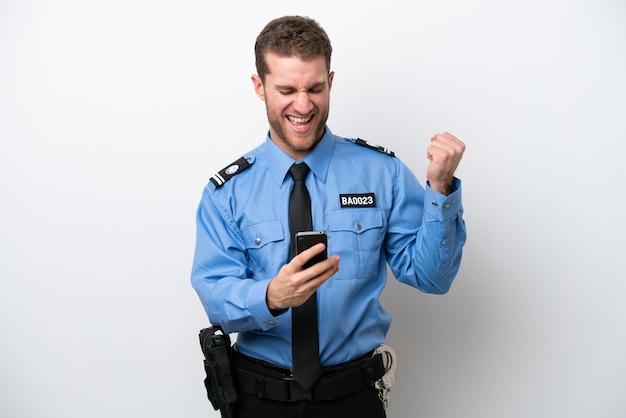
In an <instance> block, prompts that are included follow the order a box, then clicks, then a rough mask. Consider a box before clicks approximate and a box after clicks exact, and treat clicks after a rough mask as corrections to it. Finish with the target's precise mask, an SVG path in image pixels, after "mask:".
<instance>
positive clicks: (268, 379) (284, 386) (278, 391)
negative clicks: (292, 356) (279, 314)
mask: <svg viewBox="0 0 626 418" xmlns="http://www.w3.org/2000/svg"><path fill="white" fill-rule="evenodd" d="M234 353H235V355H234V356H233V357H234V367H233V371H234V374H235V385H236V386H237V389H238V390H240V391H242V392H245V393H249V394H252V395H256V396H257V397H259V398H260V399H269V400H273V401H279V402H295V401H301V400H309V401H330V400H333V399H338V398H341V397H343V396H346V395H350V394H351V393H354V392H357V391H359V390H362V389H365V388H368V387H371V386H373V385H374V383H375V382H376V381H377V380H380V379H381V378H382V377H383V375H384V374H385V366H384V364H383V358H382V355H380V354H377V355H375V356H374V357H371V356H368V357H363V358H361V359H359V360H354V361H350V362H348V363H343V364H340V365H337V366H331V367H325V368H323V369H322V373H323V374H322V377H321V378H320V380H319V381H318V382H317V383H316V384H315V385H314V386H313V387H312V388H311V390H309V391H305V390H303V389H302V388H301V387H300V386H299V385H298V384H297V383H296V382H295V381H294V380H293V378H292V377H291V372H290V371H289V370H288V369H282V368H279V367H276V366H273V365H270V364H269V363H265V362H262V361H260V360H257V359H253V358H251V357H248V356H245V355H243V354H241V353H239V352H237V351H236V350H235V351H234Z"/></svg>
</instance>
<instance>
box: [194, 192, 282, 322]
mask: <svg viewBox="0 0 626 418" xmlns="http://www.w3.org/2000/svg"><path fill="white" fill-rule="evenodd" d="M209 187H210V186H209ZM209 187H207V188H205V191H204V193H203V196H202V200H201V202H200V205H199V207H198V211H197V214H196V248H195V253H194V260H193V266H192V272H191V283H192V285H193V287H194V289H195V290H196V292H197V294H198V296H199V297H200V300H201V302H202V305H203V306H204V309H205V311H206V313H207V315H208V317H209V321H210V322H211V323H212V324H213V325H220V326H221V327H222V328H223V329H224V331H225V332H227V333H231V332H241V331H250V330H259V329H261V330H267V329H269V328H272V327H274V326H276V325H278V323H279V320H278V318H275V317H274V316H273V315H272V314H271V313H270V311H269V309H268V307H267V303H266V299H265V297H266V292H267V286H268V285H269V280H261V281H257V280H254V279H252V278H251V272H250V269H249V268H248V261H247V257H246V248H245V245H244V240H243V237H242V236H241V232H240V231H239V229H238V228H237V226H236V224H235V222H234V220H233V219H232V218H231V217H229V215H228V211H226V210H220V207H219V205H217V204H216V202H215V201H214V200H213V198H212V195H211V193H210V190H209Z"/></svg>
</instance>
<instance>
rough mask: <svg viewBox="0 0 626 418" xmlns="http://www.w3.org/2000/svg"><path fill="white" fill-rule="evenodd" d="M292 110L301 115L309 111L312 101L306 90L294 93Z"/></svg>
mask: <svg viewBox="0 0 626 418" xmlns="http://www.w3.org/2000/svg"><path fill="white" fill-rule="evenodd" d="M293 107H294V110H295V111H297V112H299V113H302V114H303V115H304V114H306V113H309V112H310V111H311V109H313V102H312V101H311V96H310V94H309V93H308V92H305V91H301V92H298V93H297V94H296V97H295V99H294V102H293Z"/></svg>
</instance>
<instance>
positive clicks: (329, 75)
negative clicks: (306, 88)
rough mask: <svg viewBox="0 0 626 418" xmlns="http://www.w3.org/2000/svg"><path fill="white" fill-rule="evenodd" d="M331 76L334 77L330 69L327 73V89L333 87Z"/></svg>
mask: <svg viewBox="0 0 626 418" xmlns="http://www.w3.org/2000/svg"><path fill="white" fill-rule="evenodd" d="M333 78H335V72H334V71H331V72H330V73H328V90H329V91H330V89H331V88H332V87H333Z"/></svg>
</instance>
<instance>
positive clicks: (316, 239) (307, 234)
mask: <svg viewBox="0 0 626 418" xmlns="http://www.w3.org/2000/svg"><path fill="white" fill-rule="evenodd" d="M320 242H321V243H324V245H326V246H327V247H328V236H327V235H326V231H304V232H298V233H297V234H296V254H300V253H301V252H302V251H304V250H306V249H308V248H311V247H312V246H314V245H315V244H318V243H320ZM327 257H328V252H327V250H326V248H324V251H322V252H321V253H319V254H318V255H316V256H315V257H313V258H312V259H310V260H309V261H307V262H306V264H305V265H304V266H302V268H303V269H307V268H309V267H311V266H312V265H313V264H316V263H319V262H320V261H323V260H326V258H327Z"/></svg>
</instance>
